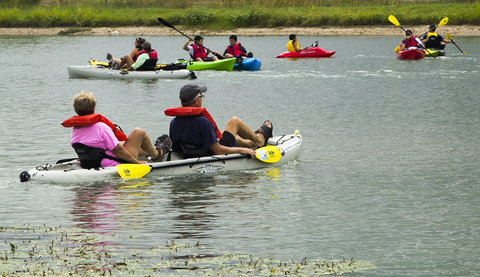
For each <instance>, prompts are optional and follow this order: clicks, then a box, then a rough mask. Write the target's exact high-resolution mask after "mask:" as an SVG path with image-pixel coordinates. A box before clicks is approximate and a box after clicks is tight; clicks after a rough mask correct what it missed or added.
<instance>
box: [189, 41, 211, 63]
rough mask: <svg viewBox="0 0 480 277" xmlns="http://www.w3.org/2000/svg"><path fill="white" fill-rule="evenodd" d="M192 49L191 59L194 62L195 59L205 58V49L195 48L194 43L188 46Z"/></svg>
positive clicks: (201, 47) (200, 46)
mask: <svg viewBox="0 0 480 277" xmlns="http://www.w3.org/2000/svg"><path fill="white" fill-rule="evenodd" d="M190 46H192V48H193V56H192V55H191V56H192V58H193V59H194V60H195V59H197V58H201V59H203V58H206V57H207V51H206V50H205V47H203V46H202V45H199V46H197V45H196V44H195V43H192V44H190Z"/></svg>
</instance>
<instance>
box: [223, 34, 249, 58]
mask: <svg viewBox="0 0 480 277" xmlns="http://www.w3.org/2000/svg"><path fill="white" fill-rule="evenodd" d="M229 40H230V44H229V45H228V46H227V48H226V49H225V51H224V52H223V57H224V58H227V59H228V58H237V57H249V58H251V57H253V54H252V52H247V49H245V47H243V45H242V44H241V43H240V42H238V38H237V36H236V35H231V36H230V37H229Z"/></svg>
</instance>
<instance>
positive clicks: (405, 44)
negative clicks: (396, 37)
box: [399, 30, 425, 51]
mask: <svg viewBox="0 0 480 277" xmlns="http://www.w3.org/2000/svg"><path fill="white" fill-rule="evenodd" d="M405 34H406V35H407V37H406V38H405V39H404V40H402V42H400V45H399V49H400V51H402V50H405V49H408V50H410V49H418V50H422V49H424V48H425V46H424V45H423V43H422V42H421V41H420V39H419V38H417V37H416V36H415V35H413V32H412V30H407V31H406V32H405Z"/></svg>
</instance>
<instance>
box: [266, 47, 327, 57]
mask: <svg viewBox="0 0 480 277" xmlns="http://www.w3.org/2000/svg"><path fill="white" fill-rule="evenodd" d="M333 54H335V51H327V50H325V49H322V48H320V47H312V48H308V49H306V50H303V51H300V52H283V53H282V54H280V55H277V56H275V58H327V57H330V56H332V55H333Z"/></svg>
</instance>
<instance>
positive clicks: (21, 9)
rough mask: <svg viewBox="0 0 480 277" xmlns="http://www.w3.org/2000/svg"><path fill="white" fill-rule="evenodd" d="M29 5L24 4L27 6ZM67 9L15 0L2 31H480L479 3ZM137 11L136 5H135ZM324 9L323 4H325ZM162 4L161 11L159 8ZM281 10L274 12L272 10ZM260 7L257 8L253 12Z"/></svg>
mask: <svg viewBox="0 0 480 277" xmlns="http://www.w3.org/2000/svg"><path fill="white" fill-rule="evenodd" d="M22 1H23V2H22ZM65 2H66V1H65V0H64V2H63V4H62V5H59V4H57V2H55V1H54V0H50V1H49V2H48V5H46V3H44V2H42V3H41V2H40V0H17V1H14V0H11V1H7V2H4V4H3V7H2V9H1V10H0V27H67V26H68V27H107V26H111V27H118V26H158V25H159V23H158V21H157V17H162V18H164V19H166V20H167V21H169V22H170V23H172V24H175V25H183V26H189V27H201V28H209V29H217V30H218V29H224V30H225V29H231V28H237V27H238V28H239V27H289V26H304V27H323V26H356V25H388V24H390V23H389V22H388V20H387V17H388V15H389V14H394V15H395V16H396V17H397V18H398V19H399V20H400V22H401V23H402V24H404V25H417V24H431V23H436V22H438V21H439V20H440V19H441V18H443V17H445V16H448V17H449V23H448V24H451V25H465V24H470V25H480V3H479V2H478V1H458V2H455V1H453V2H452V1H450V2H444V1H428V2H426V1H413V2H412V1H408V2H405V1H388V2H387V1H377V0H364V1H353V2H352V1H344V0H337V1H334V0H331V1H315V0H304V1H302V0H299V1H298V2H296V1H295V3H296V4H297V5H296V6H295V7H291V6H289V5H291V3H292V2H294V1H285V0H277V1H275V0H249V1H247V0H242V1H236V2H235V4H234V1H230V0H224V1H220V2H217V1H195V2H194V3H190V1H186V0H185V1H175V0H172V1H169V2H168V3H169V5H167V4H168V3H165V2H164V3H163V4H162V5H160V4H158V3H154V2H156V1H153V0H137V1H128V4H127V3H123V2H126V1H125V0H123V2H122V1H120V0H118V1H113V0H103V1H100V0H90V1H76V3H67V4H65ZM132 3H133V4H135V5H133V4H132ZM320 3H321V4H320ZM154 4H156V5H154ZM272 6H274V7H275V8H274V9H272V8H271V7H272ZM251 7H255V8H251Z"/></svg>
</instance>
